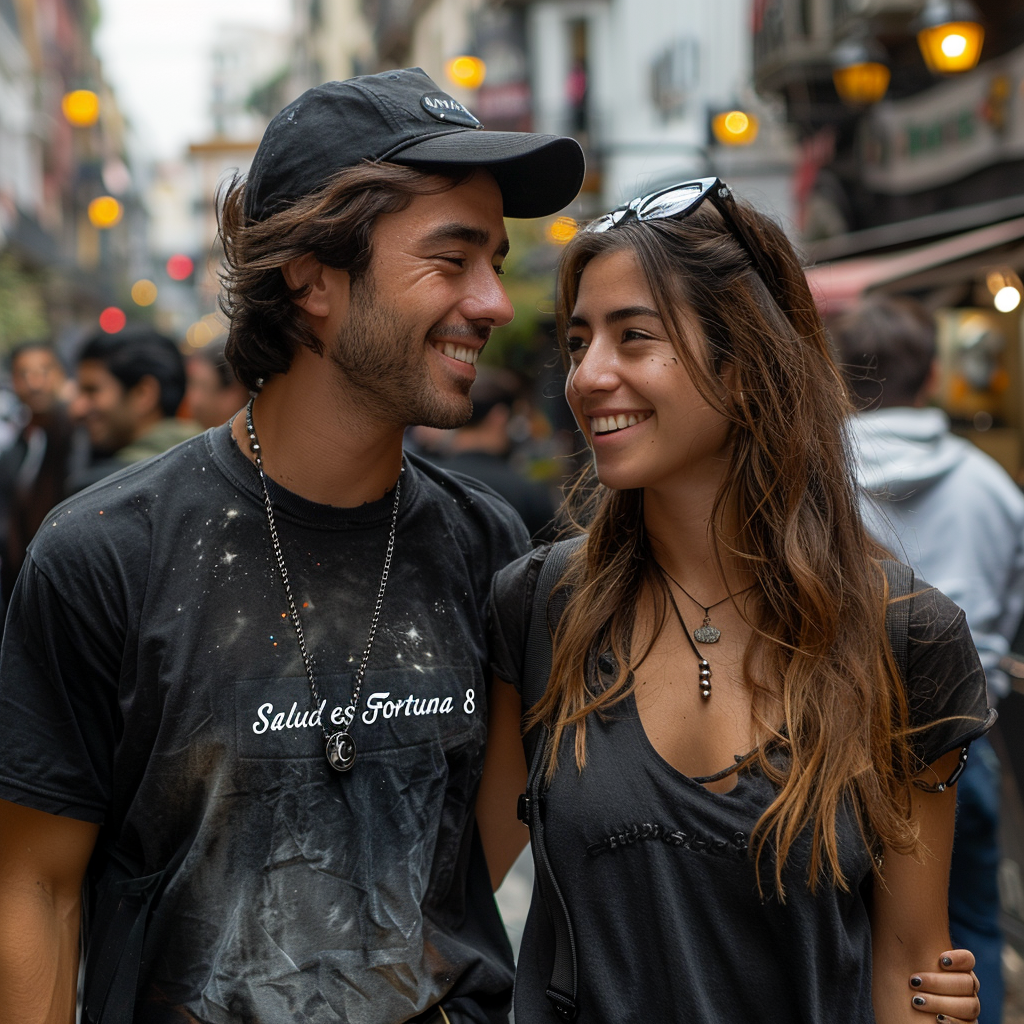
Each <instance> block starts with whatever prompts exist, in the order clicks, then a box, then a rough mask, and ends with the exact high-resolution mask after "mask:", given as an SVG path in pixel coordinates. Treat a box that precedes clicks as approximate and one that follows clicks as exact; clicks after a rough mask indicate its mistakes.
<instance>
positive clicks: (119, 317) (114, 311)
mask: <svg viewBox="0 0 1024 1024" xmlns="http://www.w3.org/2000/svg"><path fill="white" fill-rule="evenodd" d="M126 323H128V317H126V316H125V315H124V310H123V309H118V308H117V306H107V308H106V309H105V310H103V312H102V313H100V329H101V330H103V331H105V332H106V333H107V334H117V332H118V331H123V330H124V325H125V324H126Z"/></svg>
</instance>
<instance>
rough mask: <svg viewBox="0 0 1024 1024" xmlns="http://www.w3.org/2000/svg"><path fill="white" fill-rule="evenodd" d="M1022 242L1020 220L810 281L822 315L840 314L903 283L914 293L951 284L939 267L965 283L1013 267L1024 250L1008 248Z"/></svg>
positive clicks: (832, 267) (816, 274)
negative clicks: (985, 270) (989, 270)
mask: <svg viewBox="0 0 1024 1024" xmlns="http://www.w3.org/2000/svg"><path fill="white" fill-rule="evenodd" d="M1022 239H1024V217H1017V218H1015V219H1014V220H1008V221H1003V222H1002V223H1000V224H990V225H989V226H988V227H984V228H977V229H976V230H974V231H966V232H964V233H963V234H959V235H954V236H952V237H951V238H944V239H942V240H941V241H939V242H932V243H931V244H930V245H922V246H919V247H918V248H915V249H904V250H902V251H901V252H897V253H893V254H885V255H878V256H856V257H852V258H851V259H846V260H836V261H834V262H832V263H824V264H821V265H819V266H815V267H811V268H809V269H808V271H807V281H808V283H809V284H810V286H811V292H812V294H813V295H814V297H815V300H816V301H817V303H818V308H819V309H820V310H821V312H822V313H823V314H833V313H839V312H842V311H843V310H844V309H846V308H847V307H848V306H851V305H853V304H854V303H856V302H857V301H858V300H859V299H860V298H861V296H862V295H864V294H865V293H866V292H869V291H872V290H874V289H879V288H882V289H885V288H886V286H892V285H896V284H899V285H901V286H903V287H905V288H906V289H907V290H911V289H913V288H924V287H927V286H928V285H929V283H934V284H939V283H949V281H950V280H951V274H950V273H941V274H940V273H937V271H939V270H940V268H941V269H942V270H946V269H948V270H950V271H953V273H952V277H953V278H955V277H956V276H957V275H958V274H959V275H960V277H961V279H963V277H969V276H973V275H974V274H975V273H977V272H978V271H980V270H981V269H982V267H984V266H987V265H999V264H1009V265H1010V266H1014V264H1015V263H1016V262H1017V261H1019V260H1021V259H1022V257H1024V250H1020V249H1012V248H1008V247H1012V245H1013V243H1014V242H1019V241H1021V240H1022ZM995 250H999V252H998V253H997V252H996V251H995ZM971 257H974V259H971ZM953 265H955V267H954V266H953ZM940 279H941V280H940Z"/></svg>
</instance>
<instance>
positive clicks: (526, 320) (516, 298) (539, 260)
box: [483, 220, 560, 376]
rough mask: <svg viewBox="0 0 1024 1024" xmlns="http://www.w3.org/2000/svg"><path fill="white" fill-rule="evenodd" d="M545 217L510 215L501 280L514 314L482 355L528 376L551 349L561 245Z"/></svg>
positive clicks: (493, 362)
mask: <svg viewBox="0 0 1024 1024" xmlns="http://www.w3.org/2000/svg"><path fill="white" fill-rule="evenodd" d="M547 223H548V222H547V221H546V220H508V221H506V222H505V226H506V228H507V229H508V236H509V243H510V245H511V248H510V249H509V254H508V258H507V259H506V260H505V262H504V265H503V266H504V270H505V274H504V276H503V277H502V279H501V280H502V284H504V286H505V290H506V291H507V292H508V296H509V298H510V299H511V300H512V306H513V308H514V309H515V311H516V315H515V319H514V320H513V321H512V322H511V323H510V324H507V325H506V326H504V327H497V328H495V330H494V332H493V334H492V335H491V340H490V341H489V342H488V343H487V348H485V349H484V353H483V361H484V362H485V363H489V364H491V365H492V366H505V367H507V368H509V369H511V370H516V371H518V372H520V373H523V374H526V375H528V376H533V375H535V374H536V373H537V371H538V370H539V367H540V364H542V363H544V362H547V361H548V360H549V359H550V357H551V354H552V344H553V337H554V318H555V300H554V294H555V266H556V264H557V262H558V254H559V252H560V249H559V247H558V246H556V245H555V244H554V243H552V242H550V241H549V240H548V238H547V236H546V234H545V229H546V228H547Z"/></svg>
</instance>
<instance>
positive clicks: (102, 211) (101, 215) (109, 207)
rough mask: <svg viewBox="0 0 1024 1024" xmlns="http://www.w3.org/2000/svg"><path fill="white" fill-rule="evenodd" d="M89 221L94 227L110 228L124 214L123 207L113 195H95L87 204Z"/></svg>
mask: <svg viewBox="0 0 1024 1024" xmlns="http://www.w3.org/2000/svg"><path fill="white" fill-rule="evenodd" d="M88 213H89V223H90V224H92V226H93V227H94V228H99V229H100V230H105V229H106V228H112V227H113V226H114V225H115V224H117V223H118V222H119V221H120V220H121V217H122V216H123V215H124V207H123V206H121V204H120V203H119V202H118V201H117V200H116V199H115V198H114V197H113V196H97V197H96V198H95V199H94V200H93V201H92V202H91V203H90V204H89V209H88Z"/></svg>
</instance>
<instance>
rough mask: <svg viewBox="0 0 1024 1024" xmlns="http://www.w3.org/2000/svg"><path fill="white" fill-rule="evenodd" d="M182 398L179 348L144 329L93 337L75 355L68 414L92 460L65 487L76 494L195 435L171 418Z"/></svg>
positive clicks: (190, 427)
mask: <svg viewBox="0 0 1024 1024" xmlns="http://www.w3.org/2000/svg"><path fill="white" fill-rule="evenodd" d="M184 395H185V361H184V359H183V358H182V355H181V353H180V352H179V351H178V346H177V345H175V343H174V342H173V341H172V340H171V339H170V338H168V337H166V336H165V335H163V334H159V333H157V332H156V331H154V330H153V329H152V328H149V327H126V328H124V330H121V331H119V332H118V333H117V334H105V333H100V334H94V335H92V336H91V337H90V338H87V339H86V341H85V343H84V345H83V346H82V348H81V350H80V352H79V354H78V396H77V398H76V399H75V400H74V402H73V403H72V405H71V412H72V414H73V415H74V416H75V417H76V418H77V419H78V420H80V421H81V422H82V423H84V424H85V427H86V429H87V430H88V431H89V440H90V441H91V443H92V450H93V459H92V463H91V465H89V466H88V467H87V468H86V469H84V470H83V471H82V472H80V473H78V474H76V475H75V476H74V477H73V478H72V480H71V482H70V490H71V491H77V490H81V489H82V488H83V487H87V486H88V485H89V484H92V483H95V482H96V481H97V480H102V479H103V478H104V477H105V476H109V475H110V474H111V473H113V472H116V471H117V470H119V469H124V467H125V466H130V465H131V464H132V463H133V462H140V461H141V460H142V459H148V458H149V457H150V456H152V455H159V454H160V453H161V452H164V451H166V450H167V449H168V448H170V447H172V446H173V445H176V444H178V443H179V442H180V441H184V440H186V439H187V438H189V437H191V436H192V435H193V434H195V433H196V425H195V424H193V423H191V422H189V421H187V420H179V419H176V418H175V413H176V412H177V411H178V406H179V405H181V400H182V398H183V397H184Z"/></svg>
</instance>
